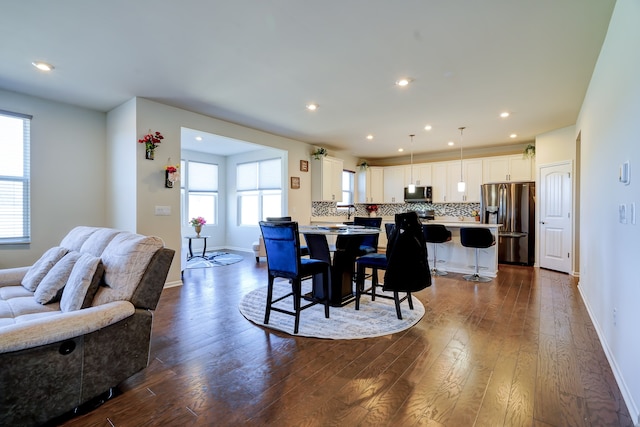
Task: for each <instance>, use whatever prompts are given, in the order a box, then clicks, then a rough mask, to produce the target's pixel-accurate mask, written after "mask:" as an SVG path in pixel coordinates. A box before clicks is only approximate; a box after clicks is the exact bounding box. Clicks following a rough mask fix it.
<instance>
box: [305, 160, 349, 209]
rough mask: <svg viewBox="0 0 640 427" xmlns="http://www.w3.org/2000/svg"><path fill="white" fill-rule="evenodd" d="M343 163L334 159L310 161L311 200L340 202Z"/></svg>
mask: <svg viewBox="0 0 640 427" xmlns="http://www.w3.org/2000/svg"><path fill="white" fill-rule="evenodd" d="M342 169H343V162H342V160H341V159H336V158H335V157H329V156H326V157H321V158H319V159H317V160H316V159H313V160H312V161H311V200H312V201H314V202H340V201H341V200H342Z"/></svg>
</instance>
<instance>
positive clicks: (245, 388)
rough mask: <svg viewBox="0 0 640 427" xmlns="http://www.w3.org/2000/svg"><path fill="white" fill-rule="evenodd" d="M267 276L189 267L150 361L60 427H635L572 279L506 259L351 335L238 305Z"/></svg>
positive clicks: (169, 297)
mask: <svg viewBox="0 0 640 427" xmlns="http://www.w3.org/2000/svg"><path fill="white" fill-rule="evenodd" d="M261 286H266V263H265V262H264V261H263V262H261V263H259V264H257V263H256V262H255V259H254V257H253V256H252V255H245V259H244V260H243V261H242V262H240V263H238V264H234V265H230V266H226V267H214V268H202V269H189V270H186V271H185V273H184V285H183V286H180V287H175V288H169V289H165V290H164V291H163V293H162V297H161V299H160V304H159V306H158V310H156V313H155V316H154V327H153V336H152V340H151V355H150V363H149V367H148V368H147V369H145V370H144V371H142V372H140V373H138V374H136V375H134V376H133V377H131V378H130V379H128V380H127V381H125V382H124V383H123V384H121V385H120V387H119V389H120V391H121V392H122V393H121V394H120V395H118V396H116V397H115V398H113V399H111V400H109V401H108V402H106V403H105V404H104V405H102V406H100V407H98V408H96V409H95V410H93V411H92V412H90V413H88V414H85V415H81V416H76V417H74V418H71V419H67V420H65V421H60V423H59V425H64V426H110V425H113V426H158V425H162V426H213V425H215V426H236V425H252V426H265V425H278V426H424V425H427V426H456V427H457V426H522V425H527V426H593V427H596V426H597V427H601V426H632V425H633V423H632V421H631V418H630V416H629V413H628V411H627V409H626V407H625V404H624V401H623V400H622V397H621V395H620V391H619V389H618V387H617V385H616V383H615V380H614V379H613V378H614V377H613V373H612V372H611V369H610V367H609V364H608V362H607V359H606V357H605V355H604V352H603V350H602V348H601V346H600V343H599V341H598V338H597V335H596V332H595V329H594V328H593V325H592V323H591V321H590V319H589V316H588V314H587V311H586V309H585V307H584V305H583V303H582V300H581V299H580V296H579V293H578V290H577V283H576V279H575V278H573V277H571V276H568V275H564V274H560V273H556V272H552V271H546V270H539V269H535V268H530V267H519V266H508V265H500V272H499V274H498V277H497V278H496V279H494V280H492V281H491V282H489V283H482V284H474V283H469V282H466V281H465V280H463V279H462V277H461V275H459V274H453V273H450V274H449V275H448V276H444V277H436V278H435V279H434V284H433V286H431V287H430V288H428V289H425V290H423V291H421V292H418V293H416V294H415V297H417V298H419V299H420V300H421V301H422V303H423V304H424V306H425V309H426V313H425V316H424V318H423V319H422V320H421V321H420V322H419V323H418V324H417V325H416V326H414V327H413V328H411V329H409V330H406V331H403V332H400V333H397V334H394V335H388V336H384V337H378V338H370V339H364V340H350V341H331V340H319V339H311V338H302V337H294V336H291V335H288V334H285V333H281V332H277V331H271V330H267V329H263V328H261V327H258V326H256V325H254V324H252V323H251V322H249V321H247V320H246V319H245V318H244V317H243V316H242V315H241V314H240V312H239V310H238V303H239V301H240V299H241V297H242V296H243V295H244V294H245V293H247V292H249V291H251V290H253V289H255V288H257V287H261ZM332 309H333V310H338V308H332ZM341 309H352V308H351V307H347V308H341ZM405 309H406V308H405ZM301 322H304V312H303V313H302V318H301Z"/></svg>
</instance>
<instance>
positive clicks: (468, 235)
mask: <svg viewBox="0 0 640 427" xmlns="http://www.w3.org/2000/svg"><path fill="white" fill-rule="evenodd" d="M460 243H461V244H462V246H464V247H467V248H475V250H476V266H475V267H476V271H475V273H473V274H467V275H466V276H462V277H463V278H464V279H465V280H469V281H471V282H490V281H491V279H490V278H488V277H484V276H480V274H478V270H479V269H480V266H479V265H478V253H479V251H480V249H483V248H489V247H491V246H493V245H495V244H496V239H495V237H493V234H491V231H489V229H488V228H479V227H478V228H461V229H460Z"/></svg>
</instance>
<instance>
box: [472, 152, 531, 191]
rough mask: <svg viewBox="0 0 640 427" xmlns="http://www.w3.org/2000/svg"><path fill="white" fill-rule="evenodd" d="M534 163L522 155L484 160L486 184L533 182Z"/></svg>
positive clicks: (484, 179)
mask: <svg viewBox="0 0 640 427" xmlns="http://www.w3.org/2000/svg"><path fill="white" fill-rule="evenodd" d="M533 177H534V175H533V162H532V160H531V159H530V158H523V156H522V154H514V155H510V156H497V157H487V158H485V159H484V160H483V181H484V183H485V184H486V183H491V182H504V181H533Z"/></svg>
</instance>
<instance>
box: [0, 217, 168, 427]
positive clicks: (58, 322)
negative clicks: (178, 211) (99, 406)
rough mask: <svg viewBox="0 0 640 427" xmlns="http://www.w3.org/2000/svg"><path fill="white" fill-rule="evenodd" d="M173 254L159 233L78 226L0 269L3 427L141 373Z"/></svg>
mask: <svg viewBox="0 0 640 427" xmlns="http://www.w3.org/2000/svg"><path fill="white" fill-rule="evenodd" d="M173 256H174V251H173V250H172V249H167V248H165V247H164V243H163V242H162V240H161V239H159V238H157V237H151V236H142V235H139V234H134V233H129V232H124V231H119V230H115V229H110V228H97V227H76V228H74V229H73V230H71V231H70V232H69V234H68V235H67V236H66V237H65V238H64V239H63V240H62V242H61V243H60V245H59V246H57V247H55V248H51V249H50V250H48V251H47V252H46V253H45V254H44V255H43V256H42V258H40V260H38V261H37V262H36V263H34V265H32V266H30V267H23V268H12V269H4V270H0V426H5V425H6V426H24V425H40V424H42V423H45V422H47V421H49V420H51V419H53V418H55V417H58V416H60V415H63V414H65V413H67V412H69V411H71V410H74V409H76V408H78V407H80V406H81V405H83V404H85V403H87V402H89V401H91V400H92V399H95V398H96V397H98V396H100V395H102V394H103V393H105V392H108V391H109V390H110V389H111V388H113V387H115V386H117V385H118V384H119V383H121V382H122V381H124V380H125V379H127V378H128V377H130V376H131V375H133V374H134V373H136V372H138V371H140V370H142V369H144V368H145V367H146V366H147V364H148V360H149V343H150V339H151V326H152V320H153V310H155V308H156V306H157V304H158V300H159V298H160V293H161V292H162V288H163V286H164V284H165V281H166V278H167V273H168V271H169V267H170V266H171V261H172V259H173Z"/></svg>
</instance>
